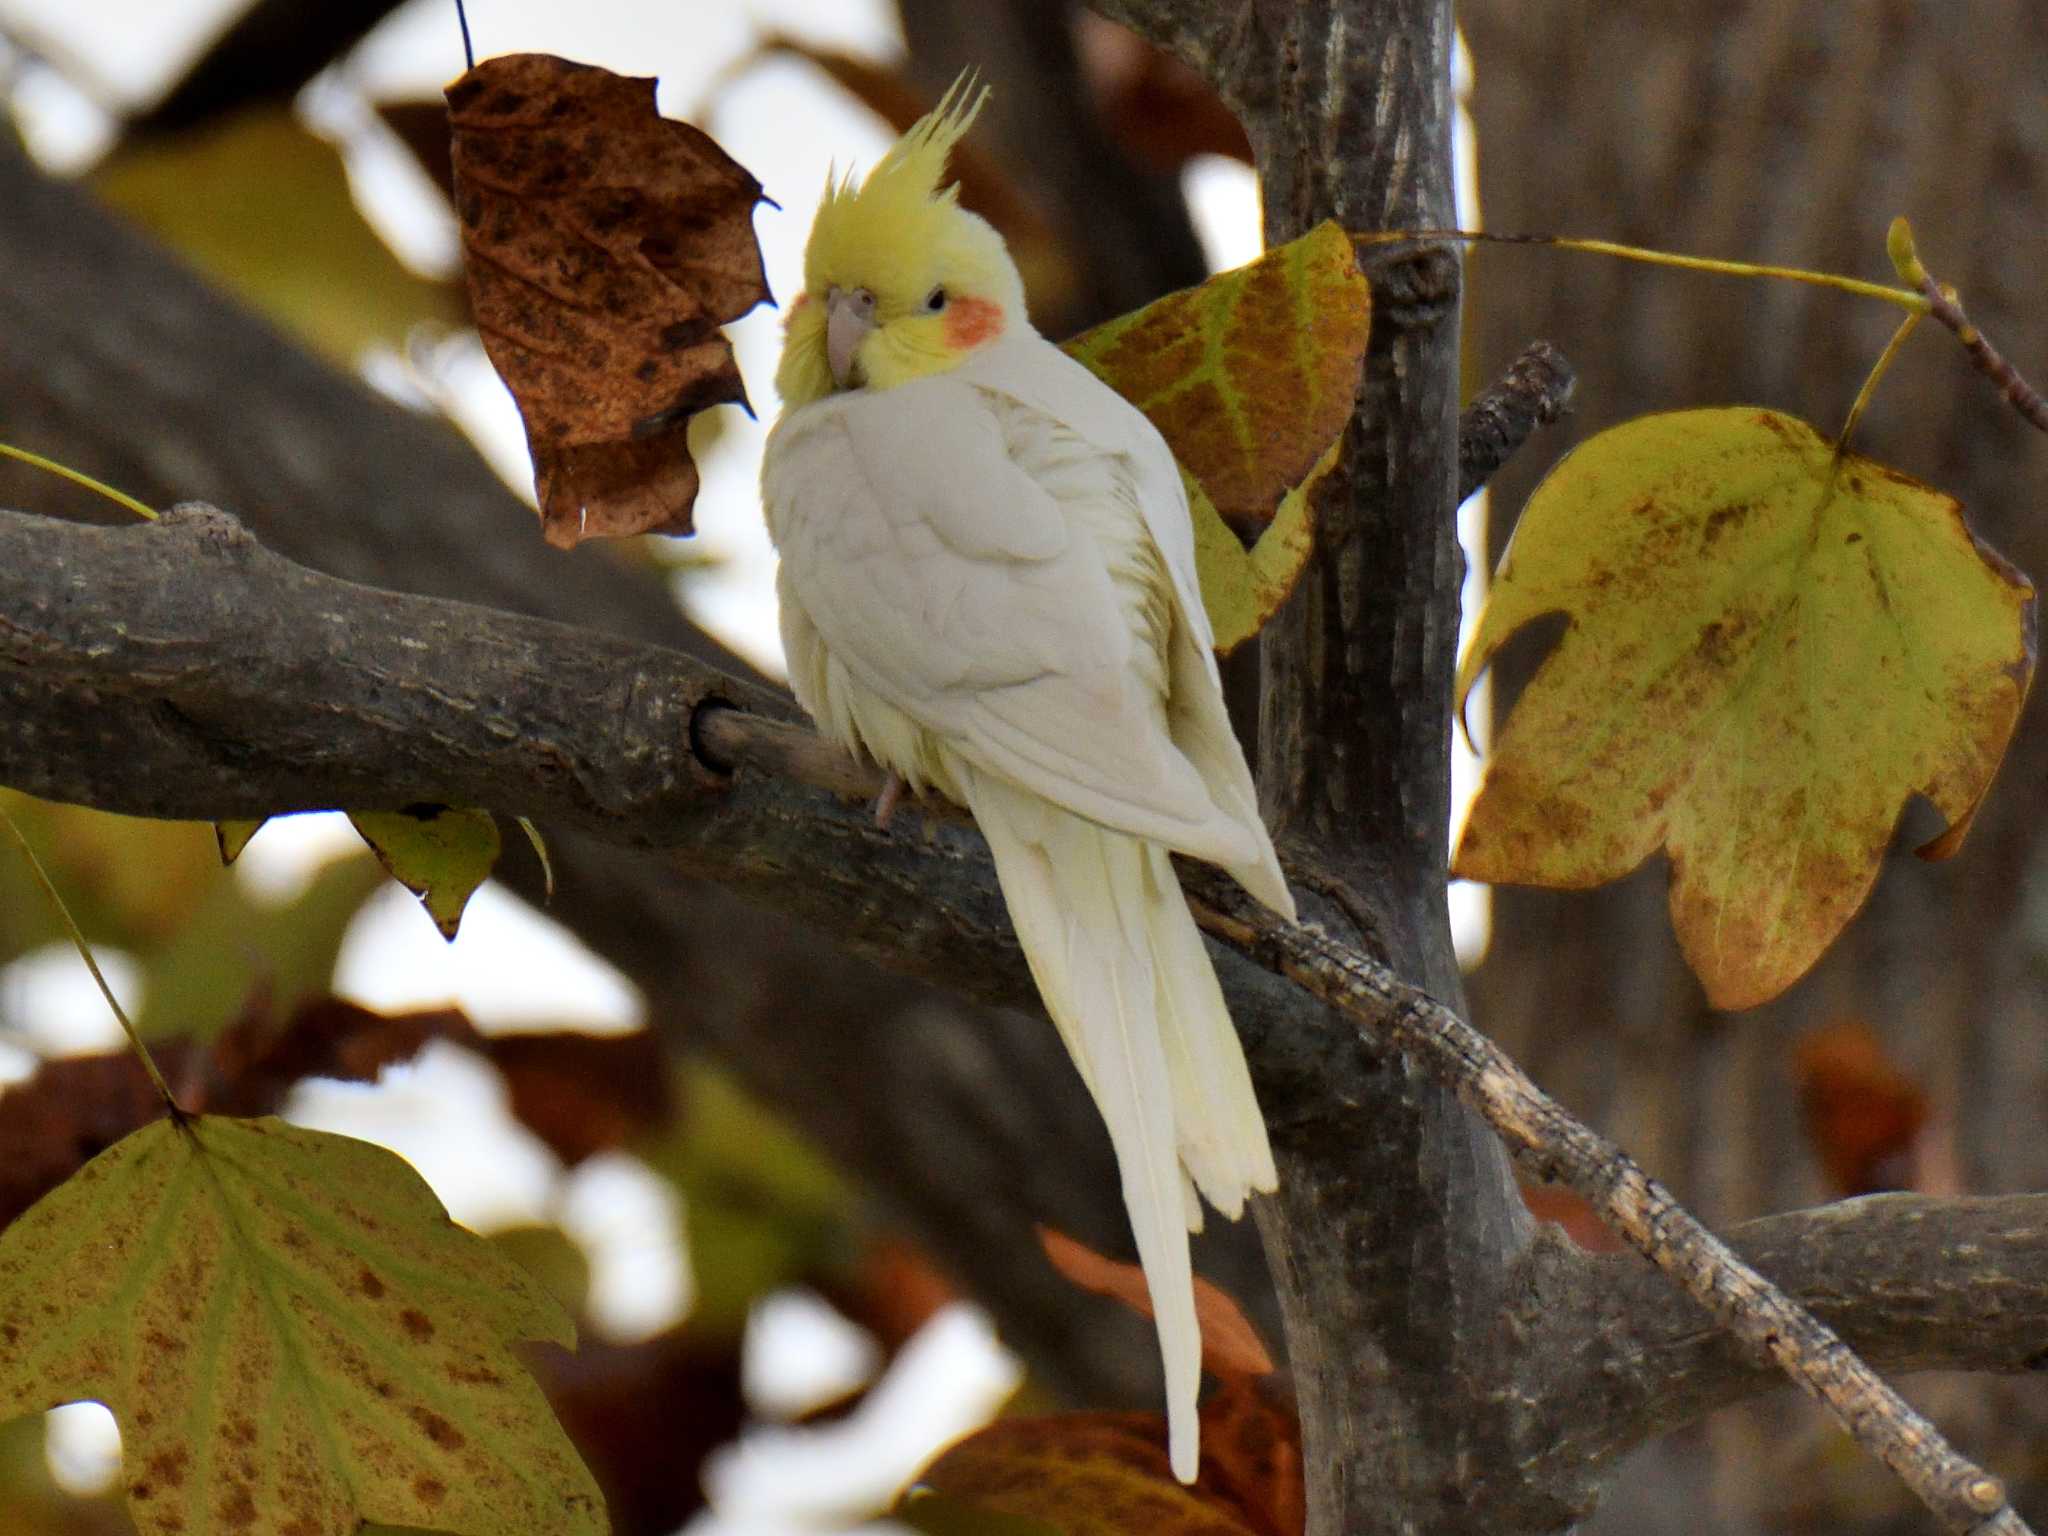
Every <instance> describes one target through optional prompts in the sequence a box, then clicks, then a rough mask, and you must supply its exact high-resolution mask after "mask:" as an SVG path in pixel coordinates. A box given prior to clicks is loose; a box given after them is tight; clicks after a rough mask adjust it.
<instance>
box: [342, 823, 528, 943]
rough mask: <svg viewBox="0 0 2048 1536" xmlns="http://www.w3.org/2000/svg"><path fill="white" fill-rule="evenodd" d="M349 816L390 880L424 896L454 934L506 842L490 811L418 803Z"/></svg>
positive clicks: (446, 931) (448, 934)
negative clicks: (400, 807) (401, 807)
mask: <svg viewBox="0 0 2048 1536" xmlns="http://www.w3.org/2000/svg"><path fill="white" fill-rule="evenodd" d="M348 819H349V821H350V822H351V823H352V824H353V825H354V827H355V829H356V830H357V831H358V832H360V833H362V835H363V841H364V842H366V843H368V844H369V845H370V847H371V848H372V849H373V850H374V851H375V852H376V855H377V859H378V862H379V863H381V864H382V865H383V866H384V867H385V868H386V869H388V870H389V871H391V878H392V879H394V880H396V881H397V882H398V883H399V884H400V885H402V886H404V887H405V888H406V889H407V890H409V891H411V892H412V893H413V894H414V895H415V896H417V897H419V899H420V901H421V902H422V903H423V904H424V905H425V906H426V909H427V913H428V915H429V916H430V917H432V918H433V919H434V926H435V927H437V928H439V929H440V930H441V933H442V936H443V937H445V938H449V939H452V938H454V937H455V931H456V929H458V928H459V927H461V926H462V909H463V908H464V907H466V906H468V905H469V898H470V897H471V896H472V895H474V894H475V892H476V888H477V887H478V886H480V885H482V884H483V883H484V881H486V880H488V879H489V878H490V876H491V870H492V868H493V867H495V866H496V864H497V862H498V852H499V849H500V847H501V844H500V841H499V838H498V823H497V822H496V820H495V819H493V818H492V816H491V813H490V812H489V811H465V810H459V809H457V808H456V807H454V806H447V805H419V806H411V807H408V808H407V809H405V810H402V811H350V812H349V813H348Z"/></svg>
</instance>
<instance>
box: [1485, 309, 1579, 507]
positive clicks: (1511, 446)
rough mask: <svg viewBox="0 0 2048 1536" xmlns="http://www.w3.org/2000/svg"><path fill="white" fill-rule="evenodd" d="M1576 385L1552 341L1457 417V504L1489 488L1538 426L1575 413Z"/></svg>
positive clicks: (1525, 355)
mask: <svg viewBox="0 0 2048 1536" xmlns="http://www.w3.org/2000/svg"><path fill="white" fill-rule="evenodd" d="M1577 386H1578V378H1577V376H1576V375H1574V374H1573V372H1572V365H1571V364H1570V362H1568V361H1567V360H1566V359H1565V355H1564V354H1563V353H1562V352H1560V351H1558V349H1557V348H1556V347H1555V346H1553V345H1552V344H1551V343H1549V342H1547V341H1532V342H1530V343H1529V345H1528V346H1526V347H1524V348H1523V349H1522V352H1521V355H1520V356H1518V357H1517V358H1516V359H1515V360H1514V361H1513V362H1512V363H1509V364H1508V366H1507V369H1506V371H1505V372H1503V373H1502V374H1501V376H1500V377H1499V378H1497V379H1495V380H1494V381H1493V382H1492V383H1491V384H1489V385H1487V386H1486V388H1484V389H1482V390H1481V391H1480V392H1479V393H1478V394H1476V395H1474V396H1473V397H1472V403H1471V404H1470V405H1467V406H1466V407H1465V409H1464V410H1463V411H1461V412H1459V414H1458V500H1459V501H1463V500H1464V499H1465V498H1466V497H1468V496H1470V495H1471V494H1472V493H1473V492H1474V491H1476V490H1478V489H1479V488H1480V487H1481V486H1483V485H1485V484H1486V482H1487V481H1488V480H1490V479H1491V478H1492V477H1493V472H1494V471H1495V470H1497V469H1499V468H1500V467H1501V465H1503V464H1505V463H1507V461H1508V460H1509V459H1511V458H1513V457H1514V454H1515V450H1516V449H1518V448H1520V447H1521V446H1522V444H1524V443H1526V442H1527V441H1528V440H1529V438H1530V437H1531V436H1532V435H1533V434H1534V433H1535V431H1536V429H1537V428H1539V427H1544V426H1548V425H1549V424H1550V423H1551V422H1553V421H1556V420H1557V419H1558V417H1560V416H1562V415H1563V414H1564V413H1565V412H1566V411H1568V410H1570V409H1571V403H1572V391H1573V390H1574V389H1575V388H1577Z"/></svg>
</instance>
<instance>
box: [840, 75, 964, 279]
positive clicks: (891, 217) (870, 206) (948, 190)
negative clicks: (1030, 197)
mask: <svg viewBox="0 0 2048 1536" xmlns="http://www.w3.org/2000/svg"><path fill="white" fill-rule="evenodd" d="M988 97H989V88H988V87H987V86H985V85H982V84H981V83H980V82H979V80H978V78H977V76H976V72H975V71H974V70H972V69H967V70H963V71H961V73H960V75H959V77H958V78H957V79H955V80H954V82H953V83H952V85H950V86H949V87H947V90H946V94H945V95H944V96H943V97H941V98H940V99H939V104H938V105H937V106H936V107H934V108H932V110H931V111H929V112H927V113H926V114H925V115H924V116H923V117H921V118H919V119H918V120H917V121H916V122H915V123H913V124H912V125H911V126H910V129H909V131H908V132H906V133H905V134H904V135H903V137H902V138H900V139H898V140H897V141H896V142H895V144H894V145H892V146H891V147H890V149H889V152H888V153H887V154H885V155H884V156H882V158H881V159H880V160H879V161H877V162H876V164H875V168H874V169H873V170H871V171H869V172H868V173H867V176H866V177H865V178H863V179H860V180H858V181H856V179H855V176H854V173H853V172H852V171H848V172H847V173H846V174H845V175H844V176H837V177H831V178H828V179H827V181H826V184H825V197H824V200H823V201H822V202H821V203H820V204H819V205H818V217H817V222H816V223H814V224H813V225H812V226H811V244H810V249H809V251H808V253H807V256H808V258H809V259H808V260H807V261H806V267H807V269H810V268H812V267H813V266H814V265H815V266H816V267H817V268H821V269H822V271H813V270H807V273H806V276H807V278H815V277H818V276H825V275H829V273H830V271H831V269H832V268H834V267H838V266H841V265H845V264H847V263H848V262H852V263H853V264H856V265H864V264H865V263H864V262H863V260H862V258H863V257H865V256H867V255H868V254H869V253H871V252H872V251H874V250H875V248H876V247H878V246H884V245H886V246H891V247H894V248H895V249H896V250H918V249H921V248H924V247H927V246H929V245H930V244H932V243H933V242H934V240H935V239H936V238H937V237H938V236H939V235H940V233H941V229H942V227H943V225H944V222H945V220H946V218H947V216H948V215H949V214H951V213H952V212H953V211H954V209H955V208H956V207H957V206H958V204H959V189H958V188H957V187H954V186H950V185H948V186H945V187H941V186H940V184H939V183H940V182H941V181H942V180H943V179H944V177H945V174H946V161H947V158H948V157H949V156H950V155H951V154H952V152H953V146H954V145H955V144H958V143H959V142H960V140H961V138H962V137H963V136H964V135H965V134H966V132H967V130H968V129H969V128H971V127H973V126H974V120H975V118H977V117H979V116H980V115H981V109H982V106H983V104H984V103H986V102H987V100H988ZM813 286H816V284H815V283H814V284H813Z"/></svg>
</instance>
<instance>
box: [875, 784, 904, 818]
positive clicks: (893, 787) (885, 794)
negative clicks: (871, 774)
mask: <svg viewBox="0 0 2048 1536" xmlns="http://www.w3.org/2000/svg"><path fill="white" fill-rule="evenodd" d="M902 798H903V780H902V778H901V777H900V776H899V775H897V774H893V773H892V774H890V775H889V782H888V783H886V784H884V785H883V786H882V792H881V793H880V794H879V795H877V796H875V825H876V826H878V827H880V828H882V829H883V830H884V831H886V830H887V829H888V826H889V818H890V817H891V816H894V815H895V814H896V802H897V801H899V800H901V799H902Z"/></svg>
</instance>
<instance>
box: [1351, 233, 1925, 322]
mask: <svg viewBox="0 0 2048 1536" xmlns="http://www.w3.org/2000/svg"><path fill="white" fill-rule="evenodd" d="M1351 240H1352V243H1353V244H1355V245H1387V244H1390V243H1392V242H1394V241H1399V240H1464V241H1470V242H1473V243H1478V244H1485V245H1548V246H1555V247H1556V248H1557V249H1559V250H1563V251H1584V252H1586V253H1588V254H1589V255H1593V256H1618V257H1620V258H1621V259H1622V260H1624V261H1639V262H1642V263H1644V264H1646V265H1648V266H1653V267H1680V268H1683V269H1684V270H1686V271H1688V272H1712V273H1716V274H1718V275H1720V276H1722V277H1775V278H1778V279H1780V280H1782V281H1784V282H1788V283H1809V284H1812V285H1813V286H1814V287H1816V288H1833V289H1834V290H1836V291H1837V292H1839V293H1848V294H1854V295H1856V296H1857V297H1859V298H1865V299H1881V300H1883V301H1884V302H1885V303H1887V304H1893V305H1896V306H1897V307H1898V308H1900V309H1903V310H1908V311H1910V312H1911V313H1913V314H1919V315H1924V314H1926V313H1927V312H1928V311H1929V310H1930V309H1931V308H1932V307H1933V306H1932V304H1931V303H1930V301H1929V300H1928V298H1927V297H1926V296H1925V295H1924V294H1921V293H1916V292H1914V291H1913V290H1912V289H1911V288H1895V287H1893V286H1892V285H1891V284H1889V283H1871V282H1865V281H1864V280H1863V279H1861V278H1856V277H1843V276H1842V275H1840V274H1839V273H1835V272H1814V271H1810V270H1808V269H1807V268H1805V267H1774V266H1769V265H1766V264H1764V263H1760V262H1753V261H1722V260H1720V259H1718V258H1716V257H1712V256H1680V255H1678V254H1676V253H1675V252H1672V251H1654V250H1650V249H1648V248H1647V247H1644V246H1640V245H1622V244H1620V243H1618V242H1616V241H1613V240H1580V239H1576V238H1574V237H1572V236H1569V235H1494V234H1488V233H1486V232H1485V231H1483V230H1470V229H1390V230H1374V231H1371V232H1369V233H1356V232H1354V233H1353V234H1352V236H1351Z"/></svg>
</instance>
